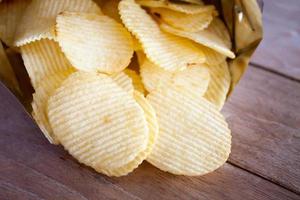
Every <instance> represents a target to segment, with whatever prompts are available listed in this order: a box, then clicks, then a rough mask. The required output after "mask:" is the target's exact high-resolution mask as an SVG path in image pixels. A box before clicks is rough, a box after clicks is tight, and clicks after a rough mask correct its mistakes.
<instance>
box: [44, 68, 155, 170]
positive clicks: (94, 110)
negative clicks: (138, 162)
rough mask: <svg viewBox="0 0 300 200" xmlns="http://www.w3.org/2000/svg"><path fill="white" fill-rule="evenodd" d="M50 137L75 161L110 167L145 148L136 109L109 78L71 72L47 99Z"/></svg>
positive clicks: (142, 126) (141, 119) (144, 133)
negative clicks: (56, 139) (54, 138)
mask: <svg viewBox="0 0 300 200" xmlns="http://www.w3.org/2000/svg"><path fill="white" fill-rule="evenodd" d="M48 118H49V121H50V124H51V127H52V129H53V133H54V135H55V136H56V137H57V138H58V140H59V141H60V143H61V144H62V145H63V146H64V148H65V149H67V150H68V151H69V153H70V154H71V155H72V156H74V157H75V158H76V159H77V160H78V161H79V162H81V163H84V164H86V165H88V166H91V167H93V168H94V169H95V170H96V171H99V172H101V169H116V168H119V167H122V166H124V165H125V164H127V163H129V162H130V161H132V160H133V159H134V158H136V156H137V155H138V154H139V153H140V152H142V151H144V150H145V149H146V148H147V144H148V137H149V136H148V135H149V133H148V132H149V131H148V126H147V122H146V119H145V116H144V112H143V110H142V108H141V107H140V106H139V105H138V103H136V101H135V100H134V98H133V96H132V95H129V94H128V93H127V92H126V91H124V90H123V89H122V88H121V87H119V86H118V85H117V84H116V83H115V82H114V81H113V80H112V79H111V78H110V77H109V76H107V75H104V74H95V73H87V72H75V73H73V74H72V75H71V76H69V77H68V79H66V80H65V81H64V82H63V84H62V86H61V87H59V88H58V89H57V90H56V91H55V93H54V94H53V95H52V96H51V97H50V99H49V101H48Z"/></svg>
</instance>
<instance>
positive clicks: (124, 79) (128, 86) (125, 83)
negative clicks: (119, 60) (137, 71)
mask: <svg viewBox="0 0 300 200" xmlns="http://www.w3.org/2000/svg"><path fill="white" fill-rule="evenodd" d="M110 77H111V78H112V79H113V80H114V81H115V83H117V84H118V86H120V87H121V88H122V89H123V90H125V91H126V92H128V93H129V94H130V95H133V91H134V86H133V81H132V79H131V77H129V76H128V74H127V73H126V72H125V71H124V72H119V73H116V74H113V75H111V76H110Z"/></svg>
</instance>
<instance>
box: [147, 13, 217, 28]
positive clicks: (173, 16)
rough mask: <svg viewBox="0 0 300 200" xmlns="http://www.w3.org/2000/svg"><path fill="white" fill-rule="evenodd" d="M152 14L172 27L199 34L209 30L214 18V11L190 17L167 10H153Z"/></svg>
mask: <svg viewBox="0 0 300 200" xmlns="http://www.w3.org/2000/svg"><path fill="white" fill-rule="evenodd" d="M151 12H152V13H153V14H154V15H155V16H157V17H158V18H159V19H161V20H162V21H163V22H165V23H167V24H169V25H170V26H173V27H174V28H178V29H181V30H184V31H188V32H197V31H201V30H203V29H205V28H207V27H208V25H209V24H210V23H211V22H212V20H213V17H214V16H213V15H214V13H213V12H212V11H208V12H203V13H199V14H193V15H190V14H185V13H181V12H177V11H173V10H169V9H166V8H152V9H151Z"/></svg>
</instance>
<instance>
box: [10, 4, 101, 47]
mask: <svg viewBox="0 0 300 200" xmlns="http://www.w3.org/2000/svg"><path fill="white" fill-rule="evenodd" d="M63 11H73V12H76V11H77V12H91V13H99V14H101V10H100V8H99V7H98V6H97V4H96V3H94V2H93V1H92V0H72V1H70V0H59V1H57V0H47V1H45V0H32V2H31V4H30V5H29V6H28V7H27V9H26V10H25V13H24V15H23V17H22V20H21V23H20V25H19V27H18V29H17V33H16V38H15V39H16V40H15V45H16V46H22V45H24V44H27V43H29V42H32V41H35V40H40V39H42V38H48V39H55V19H56V16H57V15H58V14H59V13H61V12H63Z"/></svg>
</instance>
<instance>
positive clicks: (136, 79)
mask: <svg viewBox="0 0 300 200" xmlns="http://www.w3.org/2000/svg"><path fill="white" fill-rule="evenodd" d="M124 72H125V74H127V76H129V77H130V78H131V80H132V84H133V87H134V89H135V90H137V91H138V92H140V93H142V94H145V92H146V91H145V88H144V84H143V82H142V79H141V77H140V76H139V75H138V74H137V73H136V72H135V71H133V70H131V69H125V70H124Z"/></svg>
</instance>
